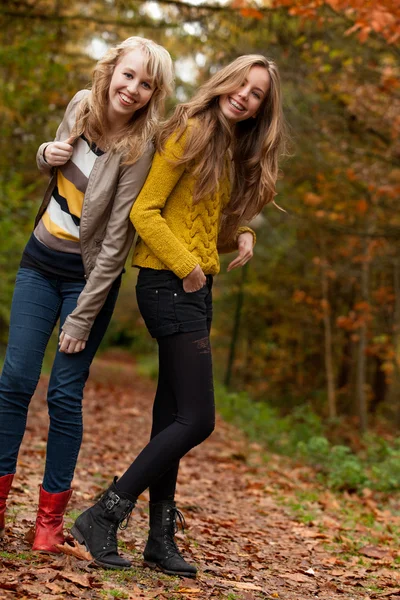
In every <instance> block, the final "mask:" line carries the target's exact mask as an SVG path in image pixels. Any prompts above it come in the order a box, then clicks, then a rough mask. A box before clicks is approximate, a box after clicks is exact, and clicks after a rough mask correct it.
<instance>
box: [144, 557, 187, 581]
mask: <svg viewBox="0 0 400 600" xmlns="http://www.w3.org/2000/svg"><path fill="white" fill-rule="evenodd" d="M143 565H144V566H145V567H149V569H153V570H154V571H162V573H165V574H166V575H179V577H191V578H192V579H195V578H196V575H197V573H188V572H187V571H171V570H170V569H164V567H161V566H160V565H158V564H157V563H154V562H149V561H148V560H145V561H143Z"/></svg>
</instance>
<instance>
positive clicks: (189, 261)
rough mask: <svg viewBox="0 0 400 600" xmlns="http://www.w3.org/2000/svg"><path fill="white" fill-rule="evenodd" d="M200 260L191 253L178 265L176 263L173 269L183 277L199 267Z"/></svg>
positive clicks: (180, 277)
mask: <svg viewBox="0 0 400 600" xmlns="http://www.w3.org/2000/svg"><path fill="white" fill-rule="evenodd" d="M198 264H199V262H198V261H197V260H196V259H195V258H194V257H193V256H192V255H189V256H188V257H187V258H185V260H183V261H180V262H179V264H178V265H174V266H173V267H172V271H173V272H174V273H175V275H177V276H178V277H179V279H183V278H184V277H186V276H187V275H189V273H191V272H192V271H193V269H195V268H196V267H197V265H198Z"/></svg>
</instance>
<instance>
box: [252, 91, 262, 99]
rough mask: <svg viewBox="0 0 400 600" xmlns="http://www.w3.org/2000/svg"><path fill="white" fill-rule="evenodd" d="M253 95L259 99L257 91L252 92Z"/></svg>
mask: <svg viewBox="0 0 400 600" xmlns="http://www.w3.org/2000/svg"><path fill="white" fill-rule="evenodd" d="M253 96H255V97H256V98H257V100H259V99H260V97H261V96H260V94H257V92H253Z"/></svg>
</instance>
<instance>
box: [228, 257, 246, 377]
mask: <svg viewBox="0 0 400 600" xmlns="http://www.w3.org/2000/svg"><path fill="white" fill-rule="evenodd" d="M247 269H248V263H246V264H245V265H244V266H243V267H242V277H241V279H240V284H239V291H238V295H237V300H236V310H235V320H234V323H233V330H232V337H231V343H230V347H229V356H228V364H227V367H226V374H225V381H224V383H225V385H226V387H227V388H229V387H230V384H231V380H232V371H233V363H234V361H235V354H236V346H237V343H238V340H239V327H240V319H241V316H242V308H243V300H244V284H245V281H246V277H247Z"/></svg>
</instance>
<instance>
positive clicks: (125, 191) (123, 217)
mask: <svg viewBox="0 0 400 600" xmlns="http://www.w3.org/2000/svg"><path fill="white" fill-rule="evenodd" d="M153 153H154V148H153V146H152V145H149V147H148V148H147V149H146V151H145V153H144V154H143V156H141V158H140V159H139V160H138V161H137V162H136V163H134V164H133V165H125V166H122V167H121V174H120V177H119V182H118V188H117V191H116V194H115V198H114V203H113V207H112V211H111V215H110V219H109V221H108V225H107V229H106V233H105V236H104V239H103V242H102V246H101V250H100V252H99V254H98V256H97V259H96V263H95V265H94V268H93V270H92V271H91V273H90V275H89V277H88V279H87V281H86V285H85V287H84V288H83V290H82V292H81V294H80V296H79V298H78V303H77V307H76V308H75V310H74V311H73V312H72V313H71V314H70V315H68V317H67V318H66V320H65V323H64V325H63V327H62V330H63V331H64V332H65V333H67V334H68V335H71V336H72V337H74V338H77V339H80V340H87V339H88V337H89V334H90V330H91V328H92V325H93V323H94V320H95V319H96V317H97V315H98V313H99V312H100V310H101V308H102V306H103V304H104V302H105V301H106V299H107V295H108V293H109V291H110V289H111V286H112V284H113V283H114V281H115V279H116V278H117V277H118V275H120V273H121V272H122V269H123V267H124V264H125V260H126V257H127V255H128V253H129V249H130V246H131V243H129V240H130V242H132V238H133V228H132V225H131V223H130V220H129V213H130V210H131V208H132V204H133V202H134V201H135V199H136V197H137V195H138V194H139V192H140V190H141V188H142V186H143V184H144V182H145V180H146V177H147V174H148V172H149V169H150V165H151V159H152V157H153ZM127 241H128V243H127Z"/></svg>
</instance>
